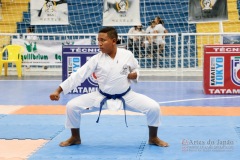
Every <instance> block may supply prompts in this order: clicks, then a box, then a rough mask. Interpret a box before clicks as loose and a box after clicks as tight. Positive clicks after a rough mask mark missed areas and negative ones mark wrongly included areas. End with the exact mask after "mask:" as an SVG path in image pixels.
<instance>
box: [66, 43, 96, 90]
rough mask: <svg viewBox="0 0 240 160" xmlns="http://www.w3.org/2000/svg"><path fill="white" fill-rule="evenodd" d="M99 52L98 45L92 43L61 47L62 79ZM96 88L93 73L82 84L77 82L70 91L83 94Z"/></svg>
mask: <svg viewBox="0 0 240 160" xmlns="http://www.w3.org/2000/svg"><path fill="white" fill-rule="evenodd" d="M97 53H99V48H98V46H96V45H94V46H92V45H65V46H63V47H62V55H63V62H62V80H63V81H64V80H66V79H67V78H68V77H69V76H70V75H71V74H72V73H73V72H76V71H77V69H78V68H80V67H81V66H83V65H84V64H85V63H86V62H87V61H88V60H89V59H90V58H91V57H92V56H93V55H95V54H97ZM97 89H98V83H97V77H96V76H95V74H94V73H93V74H92V75H91V76H90V77H89V78H88V79H86V80H85V81H84V82H83V83H82V84H79V86H77V87H76V88H75V89H73V90H72V91H71V92H70V93H72V94H85V93H90V92H93V91H96V90H97Z"/></svg>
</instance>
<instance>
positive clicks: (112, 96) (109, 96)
mask: <svg viewBox="0 0 240 160" xmlns="http://www.w3.org/2000/svg"><path fill="white" fill-rule="evenodd" d="M130 90H131V87H129V88H128V90H127V91H126V92H124V93H121V94H114V95H111V94H107V93H104V92H103V91H101V90H100V89H99V92H100V93H101V94H102V95H104V96H105V98H103V100H102V101H101V103H100V108H99V115H98V119H97V121H96V122H97V123H98V122H99V118H100V114H101V111H102V107H103V105H104V103H105V102H106V101H107V100H108V99H120V100H121V101H122V103H123V109H124V113H125V124H126V126H127V116H126V104H125V100H124V99H123V96H124V95H125V94H127V93H128V92H129V91H130ZM127 127H128V126H127Z"/></svg>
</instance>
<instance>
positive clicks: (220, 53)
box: [203, 44, 240, 94]
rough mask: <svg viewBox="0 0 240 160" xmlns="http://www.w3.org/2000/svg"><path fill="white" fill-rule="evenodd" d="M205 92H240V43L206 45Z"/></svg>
mask: <svg viewBox="0 0 240 160" xmlns="http://www.w3.org/2000/svg"><path fill="white" fill-rule="evenodd" d="M203 79H204V82H203V89H204V93H205V94H240V45H227V44H226V45H206V46H204V69H203Z"/></svg>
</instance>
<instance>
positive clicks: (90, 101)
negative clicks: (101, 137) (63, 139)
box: [65, 90, 160, 128]
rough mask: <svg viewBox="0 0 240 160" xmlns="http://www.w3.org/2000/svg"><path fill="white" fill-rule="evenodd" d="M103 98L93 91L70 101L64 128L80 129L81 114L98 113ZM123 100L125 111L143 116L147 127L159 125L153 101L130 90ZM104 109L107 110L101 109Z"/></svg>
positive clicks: (67, 106)
mask: <svg viewBox="0 0 240 160" xmlns="http://www.w3.org/2000/svg"><path fill="white" fill-rule="evenodd" d="M103 98H104V96H103V95H102V94H101V93H99V91H95V92H91V93H87V94H83V95H80V96H78V97H76V98H73V99H72V100H70V101H69V102H68V103H67V105H66V114H67V115H66V116H67V117H66V124H65V127H66V128H80V122H81V114H83V113H89V112H94V111H99V107H100V102H101V101H102V100H103ZM123 98H124V100H125V102H126V110H129V111H135V112H140V113H143V114H145V115H146V117H147V125H148V126H153V127H158V126H159V125H160V105H159V104H158V103H157V102H156V101H155V100H153V99H151V98H149V97H147V96H145V95H143V94H140V93H136V92H134V91H132V90H130V91H129V92H128V93H127V94H126V95H125V96H123ZM104 106H106V105H104ZM104 109H107V108H106V107H103V110H104ZM96 119H97V117H96ZM100 120H101V118H100ZM123 121H124V119H123Z"/></svg>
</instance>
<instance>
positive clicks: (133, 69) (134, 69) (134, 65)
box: [130, 53, 140, 83]
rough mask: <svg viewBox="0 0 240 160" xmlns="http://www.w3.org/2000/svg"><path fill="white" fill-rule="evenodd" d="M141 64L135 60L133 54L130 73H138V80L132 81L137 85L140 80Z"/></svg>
mask: <svg viewBox="0 0 240 160" xmlns="http://www.w3.org/2000/svg"><path fill="white" fill-rule="evenodd" d="M139 68H140V66H139V64H138V61H137V59H136V58H134V56H133V54H132V53H131V57H130V72H136V73H137V78H136V79H134V80H131V81H132V82H135V83H137V82H138V79H139Z"/></svg>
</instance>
